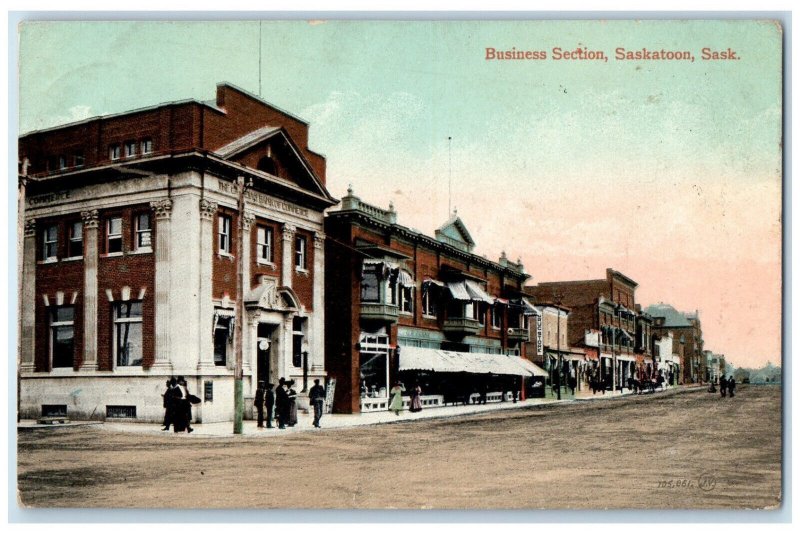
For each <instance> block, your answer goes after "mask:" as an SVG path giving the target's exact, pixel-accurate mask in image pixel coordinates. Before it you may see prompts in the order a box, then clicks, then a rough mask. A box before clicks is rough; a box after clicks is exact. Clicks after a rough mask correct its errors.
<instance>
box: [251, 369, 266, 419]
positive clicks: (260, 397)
mask: <svg viewBox="0 0 800 534" xmlns="http://www.w3.org/2000/svg"><path fill="white" fill-rule="evenodd" d="M253 406H255V408H256V412H258V428H264V381H263V380H259V381H258V387H257V388H256V398H255V399H254V400H253Z"/></svg>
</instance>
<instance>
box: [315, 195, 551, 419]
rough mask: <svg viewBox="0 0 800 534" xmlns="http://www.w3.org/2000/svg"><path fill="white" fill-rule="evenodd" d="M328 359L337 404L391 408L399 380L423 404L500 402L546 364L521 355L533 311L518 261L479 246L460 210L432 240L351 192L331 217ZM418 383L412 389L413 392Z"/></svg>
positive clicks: (339, 407) (351, 408) (348, 409)
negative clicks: (477, 399)
mask: <svg viewBox="0 0 800 534" xmlns="http://www.w3.org/2000/svg"><path fill="white" fill-rule="evenodd" d="M325 233H326V235H327V236H328V239H327V241H326V254H325V257H326V259H327V262H328V263H327V267H326V270H325V287H326V289H325V294H326V317H327V323H326V368H327V370H328V371H329V373H330V374H331V376H332V377H333V378H335V379H336V385H335V391H334V409H335V410H336V411H337V412H343V413H358V412H367V411H378V410H386V409H387V405H388V401H389V391H390V389H391V387H392V385H393V384H394V382H395V381H396V380H402V381H403V382H404V383H405V386H406V388H407V390H410V388H411V387H412V385H413V384H415V383H417V384H419V385H420V387H421V388H422V391H423V396H424V398H423V404H427V405H429V406H436V405H441V404H444V403H448V402H465V401H466V402H468V401H469V400H470V399H471V398H472V396H473V395H477V394H478V393H479V392H481V391H487V392H488V393H489V395H490V398H489V401H490V402H491V401H492V400H500V396H501V395H504V396H506V397H507V396H508V395H509V394H510V392H511V391H514V390H516V391H519V390H521V389H522V388H523V387H524V384H523V382H522V378H523V377H527V378H530V377H531V376H532V375H533V374H535V373H539V374H541V375H543V374H544V371H542V370H541V369H539V368H537V367H536V366H535V365H534V364H532V363H531V362H529V361H528V360H526V359H525V358H523V357H524V356H525V342H526V341H528V340H529V338H530V333H529V319H530V317H532V316H534V315H535V314H536V313H537V312H536V309H535V308H534V307H533V306H532V305H531V303H530V302H528V301H527V299H526V298H525V295H524V294H523V293H522V288H523V284H524V282H525V280H527V279H528V278H529V275H528V274H526V273H525V269H524V268H523V266H522V264H521V263H520V262H513V261H511V260H508V259H507V258H506V256H505V254H503V255H502V256H501V257H500V259H499V260H498V261H496V262H495V261H490V260H488V259H486V258H484V257H482V256H479V255H477V254H475V253H474V252H473V249H474V246H475V243H474V241H473V240H472V237H471V236H470V234H469V232H468V231H467V228H466V226H465V225H464V223H463V222H462V220H461V218H460V217H458V216H457V215H456V214H455V213H454V214H453V216H452V217H451V218H450V219H449V220H448V221H447V222H446V223H445V224H444V225H442V226H441V227H440V228H439V229H438V230H437V231H436V236H435V237H430V236H427V235H424V234H422V233H420V232H418V231H416V230H412V229H410V228H407V227H405V226H401V225H400V224H398V222H397V213H396V212H395V211H394V208H393V206H391V205H390V206H389V209H382V208H379V207H376V206H373V205H370V204H367V203H366V202H364V201H362V200H361V199H360V198H358V197H357V196H355V194H354V193H353V191H352V189H350V190H348V194H347V196H345V197H344V198H343V199H342V202H341V207H340V209H336V210H332V211H329V212H328V214H327V217H326V221H325ZM409 394H410V391H408V392H407V393H406V395H409Z"/></svg>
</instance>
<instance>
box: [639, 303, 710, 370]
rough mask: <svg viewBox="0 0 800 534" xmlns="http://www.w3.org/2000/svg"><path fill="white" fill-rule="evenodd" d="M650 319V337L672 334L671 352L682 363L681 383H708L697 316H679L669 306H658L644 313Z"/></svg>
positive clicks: (682, 314) (696, 314) (676, 311)
mask: <svg viewBox="0 0 800 534" xmlns="http://www.w3.org/2000/svg"><path fill="white" fill-rule="evenodd" d="M645 312H647V313H648V314H649V315H650V316H651V317H653V334H654V335H657V336H660V335H664V334H666V333H668V332H669V333H672V336H673V352H674V353H676V354H677V355H678V356H679V358H680V360H681V367H682V375H681V378H680V382H681V383H699V382H702V381H706V380H708V366H707V363H706V358H705V356H704V355H703V331H702V328H701V325H700V319H699V314H698V313H697V312H695V313H693V314H687V313H681V312H679V311H678V310H676V309H675V308H673V307H672V306H670V305H669V304H664V303H659V304H653V305H651V306H648V307H647V308H646V309H645Z"/></svg>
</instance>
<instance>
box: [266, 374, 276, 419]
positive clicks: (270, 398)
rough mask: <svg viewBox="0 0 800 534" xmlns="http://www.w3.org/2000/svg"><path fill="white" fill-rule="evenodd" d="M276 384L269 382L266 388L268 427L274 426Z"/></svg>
mask: <svg viewBox="0 0 800 534" xmlns="http://www.w3.org/2000/svg"><path fill="white" fill-rule="evenodd" d="M274 387H275V384H267V388H266V389H265V390H264V406H265V407H266V408H267V428H272V410H273V408H274V407H275V392H274V391H272V388H274Z"/></svg>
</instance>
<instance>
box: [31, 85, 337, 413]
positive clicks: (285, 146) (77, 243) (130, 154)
mask: <svg viewBox="0 0 800 534" xmlns="http://www.w3.org/2000/svg"><path fill="white" fill-rule="evenodd" d="M307 131H308V125H307V124H306V123H304V122H302V121H301V120H300V119H297V118H296V117H293V116H291V115H289V114H287V113H285V112H283V111H280V110H277V109H276V108H274V107H272V106H270V105H269V104H267V103H266V102H263V101H261V100H260V99H258V98H257V97H254V96H252V95H250V94H248V93H246V92H244V91H241V90H240V89H237V88H235V87H233V86H230V85H227V84H221V85H219V86H218V87H217V99H216V103H215V104H209V103H201V102H194V101H191V102H182V103H170V104H163V105H159V106H155V107H153V108H148V109H145V110H137V111H135V112H130V113H126V114H120V115H115V116H109V117H98V118H94V119H88V120H86V121H82V122H81V123H77V124H73V125H66V126H63V127H59V128H54V129H51V130H46V131H41V132H33V133H31V134H28V135H25V136H23V137H22V138H20V156H21V158H23V168H22V170H21V172H22V177H21V184H23V188H22V190H21V193H22V194H23V195H24V196H25V213H24V220H25V234H24V237H23V240H24V241H23V261H22V263H23V267H22V271H23V272H22V281H23V282H22V289H21V292H22V300H21V323H22V325H21V326H22V332H23V334H22V340H21V350H20V372H21V403H20V410H21V415H22V416H23V417H39V416H42V415H48V414H52V413H61V412H64V413H66V415H67V416H68V417H70V418H74V419H106V418H109V419H114V418H121V419H131V420H136V421H159V420H161V419H162V418H163V406H162V397H161V394H162V393H163V392H164V389H165V388H164V384H165V381H166V380H167V379H168V378H170V377H172V376H183V377H185V378H186V380H187V383H188V388H189V390H190V391H191V392H192V393H195V394H196V395H197V396H198V397H200V398H201V399H202V401H203V402H202V403H201V404H199V405H197V406H196V407H195V409H194V414H193V415H194V419H195V420H196V421H198V422H213V421H225V420H231V419H232V418H233V410H234V406H233V398H234V395H233V379H234V372H235V367H236V362H237V355H236V353H235V349H234V346H235V345H234V338H235V335H236V330H237V329H241V334H242V349H243V350H242V360H241V362H242V370H243V377H244V391H245V397H246V398H252V395H253V394H254V392H255V387H256V382H257V380H259V379H263V380H268V381H272V382H277V378H278V377H280V376H285V377H286V378H287V379H289V378H294V379H295V380H296V381H297V382H298V388H297V389H298V391H299V390H300V389H301V388H303V387H307V384H308V382H309V381H310V380H312V379H313V378H315V377H317V378H324V377H325V376H326V372H325V368H324V356H323V355H324V336H323V333H324V305H323V301H324V279H323V276H322V271H323V265H324V247H323V242H324V233H323V210H324V209H326V208H327V207H329V206H332V205H334V204H335V200H334V199H333V198H332V197H331V196H330V194H329V193H328V192H327V190H326V188H325V182H324V172H325V160H324V158H322V157H321V156H319V155H318V154H316V153H314V152H313V151H311V150H310V149H308V146H307ZM240 193H241V197H242V199H240ZM240 200H241V203H242V205H243V207H244V211H243V212H241V213H240ZM239 250H241V252H239ZM239 266H241V280H242V281H243V285H242V287H241V291H240V287H239V284H238V280H239V277H238V273H237V269H238V268H239ZM239 294H241V301H240V300H237V295H239ZM237 306H238V307H239V310H238V311H239V317H238V320H237ZM237 323H238V324H237ZM247 404H248V403H247V400H246V405H247ZM249 405H252V402H249Z"/></svg>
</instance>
